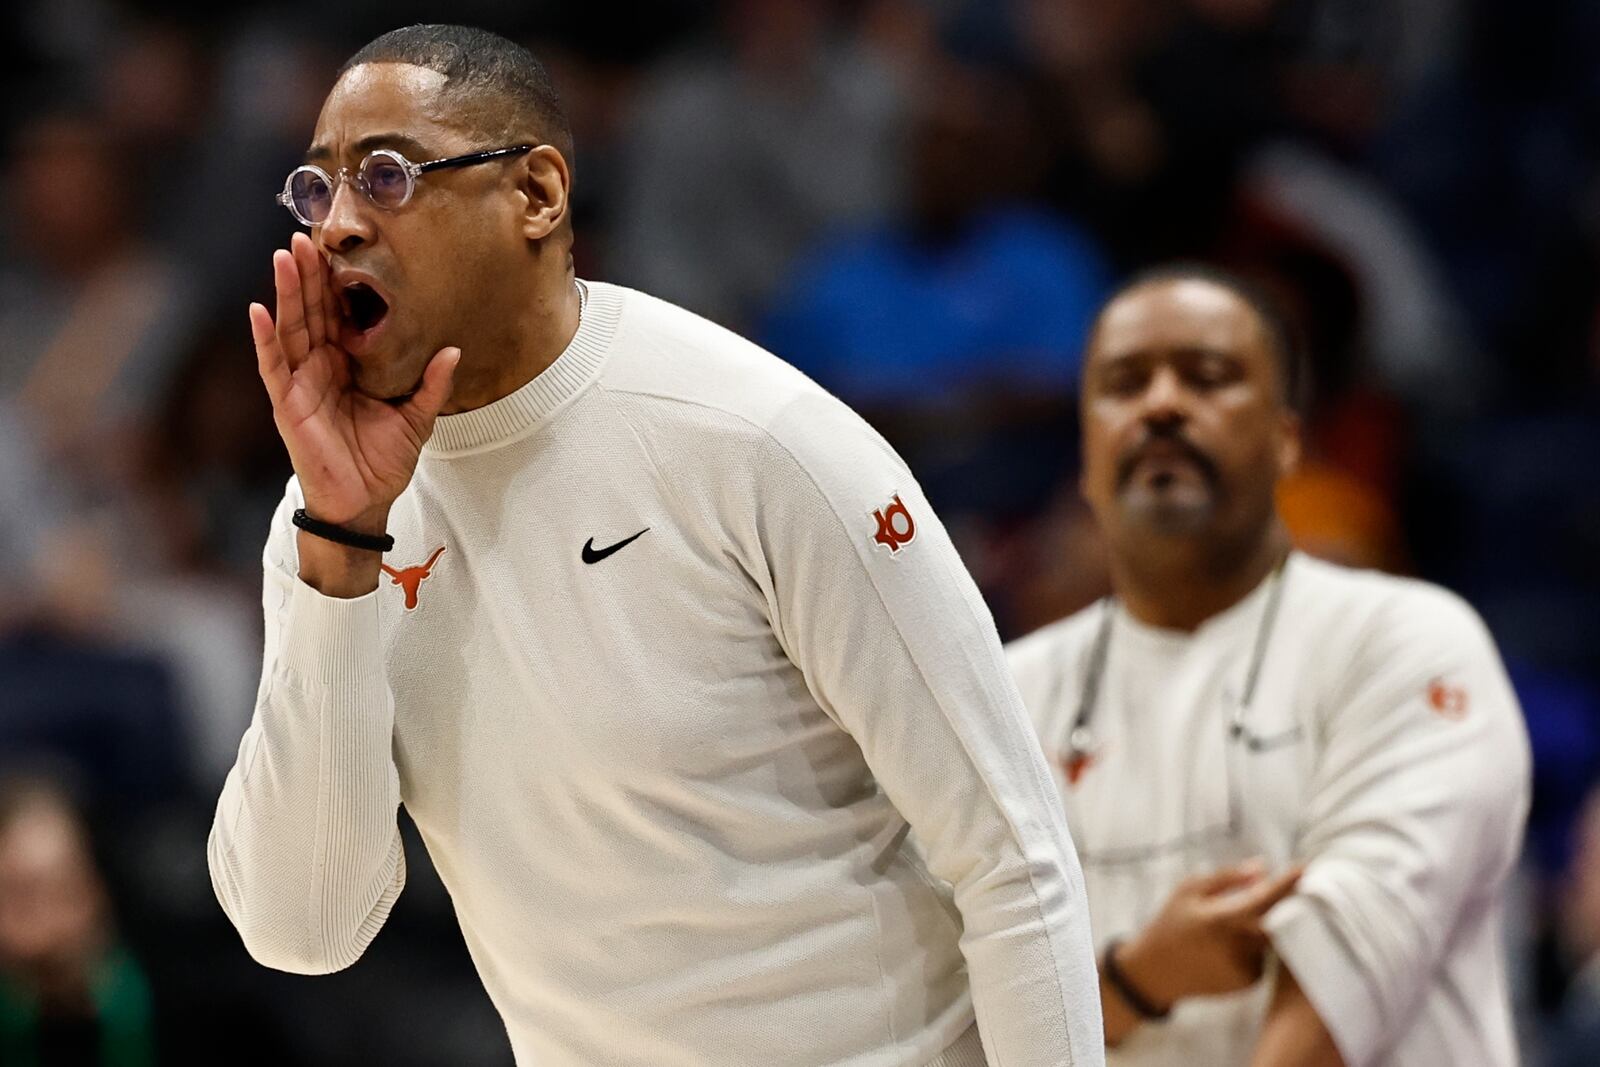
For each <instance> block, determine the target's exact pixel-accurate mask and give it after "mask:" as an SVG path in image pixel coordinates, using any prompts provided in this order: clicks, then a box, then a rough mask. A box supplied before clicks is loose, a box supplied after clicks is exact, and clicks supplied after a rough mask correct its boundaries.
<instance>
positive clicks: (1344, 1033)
mask: <svg viewBox="0 0 1600 1067" xmlns="http://www.w3.org/2000/svg"><path fill="white" fill-rule="evenodd" d="M1266 930H1267V935H1268V936H1269V937H1270V938H1271V939H1272V947H1273V948H1274V949H1275V950H1276V951H1277V953H1278V956H1279V958H1280V959H1281V960H1282V961H1283V963H1284V965H1285V966H1287V967H1288V968H1289V970H1290V972H1292V973H1293V974H1294V977H1295V981H1297V982H1299V983H1300V988H1301V989H1303V990H1304V991H1305V994H1306V999H1307V1000H1309V1001H1311V1006H1312V1007H1314V1008H1315V1009H1316V1010H1317V1015H1318V1016H1319V1017H1320V1018H1321V1019H1322V1024H1323V1025H1324V1026H1326V1027H1327V1028H1328V1033H1329V1034H1330V1035H1331V1036H1332V1037H1333V1042H1334V1044H1335V1045H1337V1046H1338V1047H1339V1055H1340V1056H1341V1057H1342V1058H1343V1059H1344V1062H1345V1063H1346V1064H1347V1065H1348V1067H1365V1065H1367V1064H1369V1063H1371V1062H1372V1059H1373V1057H1374V1056H1376V1055H1377V1053H1378V1051H1379V1049H1380V1048H1381V1047H1382V1041H1383V1025H1382V1022H1381V1020H1382V1019H1383V1017H1384V1013H1383V1011H1382V1010H1381V1009H1382V1005H1380V1004H1379V1003H1378V1002H1377V1000H1376V998H1375V997H1374V995H1373V991H1372V986H1371V983H1370V982H1369V980H1368V978H1367V975H1366V973H1365V971H1363V970H1362V968H1361V965H1360V963H1359V961H1357V960H1356V958H1355V956H1354V955H1353V954H1352V953H1351V951H1350V949H1349V947H1348V946H1347V945H1346V944H1345V942H1344V939H1343V938H1341V937H1340V936H1339V933H1338V931H1337V930H1335V929H1334V927H1333V924H1332V920H1331V918H1330V917H1329V916H1328V914H1327V913H1326V911H1325V910H1324V906H1323V905H1322V904H1321V903H1320V902H1319V901H1317V900H1316V899H1315V898H1314V897H1308V896H1292V897H1290V898H1289V899H1287V900H1285V901H1283V902H1282V903H1281V904H1279V905H1278V906H1277V907H1275V908H1273V909H1272V911H1271V912H1269V913H1268V915H1267V920H1266Z"/></svg>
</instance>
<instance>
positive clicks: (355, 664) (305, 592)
mask: <svg viewBox="0 0 1600 1067" xmlns="http://www.w3.org/2000/svg"><path fill="white" fill-rule="evenodd" d="M279 632H280V634H281V638H280V640H281V646H280V648H279V651H278V672H279V673H281V674H286V675H288V680H289V681H290V683H291V684H296V685H297V686H298V687H299V688H302V689H306V688H312V689H321V688H323V687H333V688H334V689H336V690H339V691H345V692H352V691H356V690H359V689H360V688H362V687H363V686H364V685H366V684H370V683H371V682H372V680H373V679H376V678H382V677H383V674H384V669H383V638H382V632H381V630H380V629H379V626H378V591H377V590H376V589H374V590H373V591H372V592H370V593H367V594H366V595H365V596H358V597H355V598H353V599H348V600H347V599H341V598H339V597H330V596H323V595H322V594H321V593H319V592H317V591H316V590H315V589H313V588H311V586H309V585H307V584H306V583H305V582H303V581H301V580H300V579H299V578H295V579H293V582H292V587H291V589H290V591H289V604H288V609H287V611H286V612H285V613H284V617H283V624H282V628H281V629H280V631H279Z"/></svg>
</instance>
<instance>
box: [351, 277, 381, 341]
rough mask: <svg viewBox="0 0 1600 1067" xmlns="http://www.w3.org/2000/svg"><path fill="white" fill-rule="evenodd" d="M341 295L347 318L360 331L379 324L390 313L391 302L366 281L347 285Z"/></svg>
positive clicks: (365, 330) (364, 331) (362, 331)
mask: <svg viewBox="0 0 1600 1067" xmlns="http://www.w3.org/2000/svg"><path fill="white" fill-rule="evenodd" d="M339 296H340V299H341V300H342V301H343V303H344V314H345V318H346V320H348V321H349V323H350V325H351V326H354V327H355V328H356V330H357V331H358V332H360V333H366V332H367V331H368V330H370V329H372V328H373V327H375V326H377V325H378V324H379V323H381V322H382V321H383V320H384V317H385V316H386V315H388V314H389V302H388V301H387V300H385V299H384V298H383V297H381V296H379V295H378V292H377V290H376V289H374V288H372V286H370V285H367V284H366V283H365V282H356V283H355V284H354V285H351V286H348V287H346V288H345V289H344V291H343V292H341V293H340V294H339Z"/></svg>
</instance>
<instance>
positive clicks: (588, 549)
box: [583, 526, 650, 563]
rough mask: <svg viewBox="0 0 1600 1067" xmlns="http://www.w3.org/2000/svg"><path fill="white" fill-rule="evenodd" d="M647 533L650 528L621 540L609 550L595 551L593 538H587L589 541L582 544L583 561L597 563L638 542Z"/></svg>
mask: <svg viewBox="0 0 1600 1067" xmlns="http://www.w3.org/2000/svg"><path fill="white" fill-rule="evenodd" d="M649 532H650V527H648V526H646V527H645V528H644V529H642V530H640V531H639V532H638V533H636V534H634V535H633V536H632V537H629V538H627V539H625V540H622V541H618V542H617V543H616V544H614V545H612V546H611V547H609V548H601V549H597V548H595V547H594V538H592V537H591V538H589V540H587V541H585V542H584V543H583V561H584V562H585V563H599V562H600V561H601V560H603V559H605V558H606V557H607V556H609V555H611V554H612V553H613V552H620V551H621V550H622V549H624V548H627V547H628V546H629V545H631V544H633V543H634V542H635V541H637V540H639V538H641V537H643V536H644V535H645V534H647V533H649Z"/></svg>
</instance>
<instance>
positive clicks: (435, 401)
mask: <svg viewBox="0 0 1600 1067" xmlns="http://www.w3.org/2000/svg"><path fill="white" fill-rule="evenodd" d="M460 362H461V349H459V348H441V349H440V350H439V351H438V353H437V354H436V355H435V356H434V357H433V358H432V359H431V360H429V361H428V366H427V369H425V370H424V371H423V372H422V385H421V386H419V387H418V388H417V391H416V392H415V393H413V394H411V399H410V400H408V401H406V403H405V407H406V409H407V411H408V413H409V414H411V415H412V416H414V418H415V419H416V420H420V425H422V426H424V427H426V426H431V425H433V420H434V418H435V417H436V416H437V415H438V414H439V411H440V409H441V408H443V407H444V406H445V404H446V402H448V401H449V399H450V392H451V390H452V389H453V388H454V386H455V378H456V366H457V365H458V364H459V363H460Z"/></svg>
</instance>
